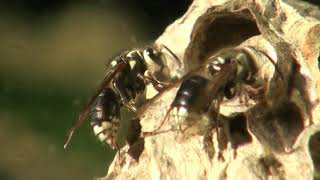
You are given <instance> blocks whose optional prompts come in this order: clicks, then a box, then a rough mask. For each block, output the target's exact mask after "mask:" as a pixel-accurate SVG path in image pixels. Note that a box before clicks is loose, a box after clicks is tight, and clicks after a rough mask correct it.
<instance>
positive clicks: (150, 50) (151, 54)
mask: <svg viewBox="0 0 320 180" xmlns="http://www.w3.org/2000/svg"><path fill="white" fill-rule="evenodd" d="M145 52H146V55H147V56H149V57H150V58H151V59H155V58H156V54H157V52H156V51H155V50H154V49H153V48H151V47H147V48H146V49H145Z"/></svg>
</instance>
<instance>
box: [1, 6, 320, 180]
mask: <svg viewBox="0 0 320 180" xmlns="http://www.w3.org/2000/svg"><path fill="white" fill-rule="evenodd" d="M190 1H191V0H177V1H170V0H162V1H151V0H140V1H139V0H126V1H121V2H119V1H116V0H86V1H85V0H83V1H71V0H69V1H68V0H64V1H63V0H56V1H49V0H42V1H41V0H7V1H1V2H0V35H1V36H0V101H1V104H0V143H1V144H0V180H16V179H34V180H36V179H53V180H56V179H59V180H60V179H92V178H94V177H101V176H103V175H105V173H106V172H107V168H108V165H109V163H110V162H111V160H112V159H113V156H114V152H113V151H112V150H111V149H110V148H109V147H107V146H104V145H102V144H101V143H100V142H98V140H97V139H96V138H95V137H94V135H93V133H92V130H91V129H90V127H89V124H88V123H85V124H84V125H83V126H82V127H81V128H80V130H78V131H77V133H76V134H75V136H74V139H73V141H72V142H71V144H70V146H69V147H68V149H67V150H64V149H63V144H64V141H65V139H66V133H67V131H68V130H69V128H70V127H71V125H72V123H73V122H74V121H75V120H76V118H77V114H78V113H79V111H80V110H81V109H82V107H83V106H84V104H85V103H86V101H87V99H88V98H89V97H90V96H91V95H92V93H93V92H94V90H95V88H96V86H97V84H98V83H99V82H100V80H101V79H102V78H103V77H104V75H105V73H106V72H105V65H106V63H107V62H108V61H109V60H110V59H111V58H112V57H114V56H116V55H117V54H118V53H120V52H121V51H123V50H126V49H132V48H134V47H143V46H144V45H146V44H150V43H152V42H153V41H154V40H155V39H156V37H157V36H159V35H160V34H161V32H162V31H163V30H164V28H165V27H166V26H167V25H169V24H170V23H171V22H173V21H174V20H175V19H176V18H177V17H179V16H181V15H182V14H183V13H184V12H185V11H186V9H187V7H188V5H189V4H190ZM315 1H317V0H315ZM315 1H314V2H315ZM318 3H319V2H318Z"/></svg>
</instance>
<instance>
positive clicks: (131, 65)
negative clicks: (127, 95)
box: [129, 60, 137, 69]
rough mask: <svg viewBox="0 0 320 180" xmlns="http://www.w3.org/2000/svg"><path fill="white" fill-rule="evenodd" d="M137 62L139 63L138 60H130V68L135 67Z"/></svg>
mask: <svg viewBox="0 0 320 180" xmlns="http://www.w3.org/2000/svg"><path fill="white" fill-rule="evenodd" d="M136 63H137V62H136V61H135V60H131V61H129V65H130V68H131V69H133V68H134V66H135V65H136Z"/></svg>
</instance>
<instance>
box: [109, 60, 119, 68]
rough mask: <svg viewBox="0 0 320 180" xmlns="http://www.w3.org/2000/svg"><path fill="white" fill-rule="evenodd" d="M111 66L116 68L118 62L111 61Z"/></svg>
mask: <svg viewBox="0 0 320 180" xmlns="http://www.w3.org/2000/svg"><path fill="white" fill-rule="evenodd" d="M110 64H111V66H112V67H114V66H116V65H117V64H118V63H117V61H111V63H110Z"/></svg>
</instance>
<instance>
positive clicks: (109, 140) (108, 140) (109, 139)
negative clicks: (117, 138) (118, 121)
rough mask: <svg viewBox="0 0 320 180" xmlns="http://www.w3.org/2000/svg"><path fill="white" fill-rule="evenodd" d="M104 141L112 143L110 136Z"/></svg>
mask: <svg viewBox="0 0 320 180" xmlns="http://www.w3.org/2000/svg"><path fill="white" fill-rule="evenodd" d="M106 141H107V143H108V144H110V145H112V140H111V138H108V139H107V140H106ZM112 148H113V147H112Z"/></svg>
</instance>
